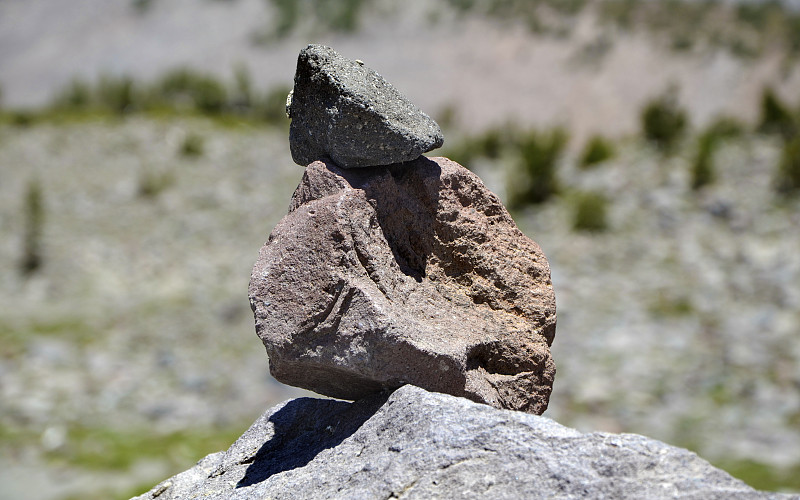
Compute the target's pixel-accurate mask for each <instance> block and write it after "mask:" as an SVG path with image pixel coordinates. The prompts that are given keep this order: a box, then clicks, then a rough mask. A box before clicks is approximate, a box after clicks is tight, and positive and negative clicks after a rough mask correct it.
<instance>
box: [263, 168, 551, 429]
mask: <svg viewBox="0 0 800 500" xmlns="http://www.w3.org/2000/svg"><path fill="white" fill-rule="evenodd" d="M250 302H251V305H252V308H253V311H254V313H255V318H256V332H257V333H258V335H259V337H260V338H261V340H262V341H263V343H264V345H265V347H266V349H267V354H268V355H269V360H270V371H271V373H272V375H273V376H274V377H275V378H276V379H278V380H279V381H281V382H284V383H286V384H290V385H294V386H298V387H303V388H306V389H310V390H312V391H315V392H317V393H320V394H324V395H327V396H332V397H336V398H341V399H353V400H355V399H360V398H363V397H365V396H368V395H369V394H373V393H375V392H380V391H381V390H383V389H394V388H397V387H400V386H401V385H403V384H406V383H410V384H413V385H417V386H419V387H423V388H425V389H428V390H432V391H437V392H444V393H448V394H453V395H456V396H463V397H467V398H470V399H472V400H474V401H478V402H482V403H486V404H489V405H492V406H495V407H497V408H507V409H514V410H523V411H527V412H530V413H536V414H541V413H542V412H543V411H544V410H545V409H546V408H547V403H548V400H549V397H550V392H551V390H552V385H553V377H554V375H555V364H554V363H553V360H552V358H551V356H550V349H549V345H550V344H551V343H552V341H553V336H554V335H555V327H556V308H555V296H554V293H553V287H552V283H551V281H550V267H549V265H548V263H547V260H546V259H545V256H544V254H543V253H542V251H541V249H540V248H539V246H538V245H537V244H536V243H535V242H533V241H532V240H530V239H529V238H528V237H526V236H525V235H524V234H522V232H521V231H520V230H519V229H518V228H517V226H516V225H515V224H514V221H513V220H512V219H511V217H510V215H509V214H508V212H507V211H506V209H505V208H504V207H503V205H502V203H501V202H500V200H499V199H498V198H497V197H496V196H495V195H494V194H492V193H491V192H490V191H489V190H488V189H487V188H486V187H485V186H484V185H483V183H482V182H481V181H480V179H479V178H478V177H477V176H476V175H474V174H473V173H471V172H470V171H469V170H467V169H465V168H464V167H462V166H460V165H458V164H457V163H455V162H452V161H450V160H448V159H446V158H431V159H428V158H425V157H419V158H418V159H416V160H414V161H412V162H408V163H403V164H395V165H390V166H386V167H373V168H370V169H356V170H344V169H340V168H338V167H337V166H336V165H334V164H332V163H327V164H326V163H322V162H315V163H313V164H311V165H309V166H308V167H307V168H306V172H305V175H304V177H303V180H302V181H301V182H300V185H299V186H298V188H297V190H296V191H295V193H294V196H293V198H292V201H291V206H290V212H289V214H288V215H287V216H286V217H285V218H284V219H283V220H282V221H281V222H280V223H279V224H278V225H277V226H276V227H275V229H274V230H273V232H272V234H271V235H270V237H269V241H268V242H267V243H266V244H265V245H264V247H263V248H262V249H261V252H260V255H259V258H258V261H257V262H256V264H255V266H254V268H253V274H252V278H251V282H250Z"/></svg>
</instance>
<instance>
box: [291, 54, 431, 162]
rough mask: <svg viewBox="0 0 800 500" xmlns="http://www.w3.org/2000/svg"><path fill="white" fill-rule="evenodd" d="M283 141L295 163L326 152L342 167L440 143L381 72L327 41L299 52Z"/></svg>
mask: <svg viewBox="0 0 800 500" xmlns="http://www.w3.org/2000/svg"><path fill="white" fill-rule="evenodd" d="M287 114H288V115H289V117H290V118H291V119H292V124H291V128H290V130H289V146H290V149H291V151H292V158H293V159H294V161H295V163H297V164H299V165H302V166H304V167H305V166H306V165H308V164H309V163H311V162H312V161H315V160H321V159H324V158H330V159H332V160H333V161H334V162H336V164H337V165H339V166H340V167H343V168H353V167H369V166H374V165H388V164H391V163H398V162H404V161H409V160H413V159H415V158H417V157H418V156H419V155H421V154H422V153H425V152H427V151H431V150H432V149H436V148H438V147H441V146H442V144H443V142H444V137H443V136H442V131H441V129H440V128H439V125H437V124H436V122H435V121H433V119H431V117H429V116H428V115H426V114H425V113H423V112H422V111H420V110H419V109H418V108H417V107H416V106H415V105H414V104H413V103H412V102H411V101H409V100H408V99H407V98H406V97H405V96H403V95H402V94H401V93H400V92H399V91H397V90H396V89H395V88H394V87H393V86H392V85H391V84H390V83H389V82H387V81H386V80H384V79H383V77H382V76H381V75H379V74H378V73H376V72H375V71H373V70H371V69H369V68H368V67H366V66H364V65H363V63H360V62H357V61H351V60H349V59H346V58H344V57H342V56H340V55H339V54H338V53H336V51H334V50H333V49H331V48H330V47H325V46H323V45H309V46H308V47H306V48H305V49H303V50H302V51H301V52H300V56H299V57H298V59H297V72H296V73H295V77H294V90H293V91H292V94H290V102H289V103H287Z"/></svg>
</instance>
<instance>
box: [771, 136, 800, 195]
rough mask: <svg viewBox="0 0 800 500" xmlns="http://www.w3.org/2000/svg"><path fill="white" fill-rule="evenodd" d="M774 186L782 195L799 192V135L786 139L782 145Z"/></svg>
mask: <svg viewBox="0 0 800 500" xmlns="http://www.w3.org/2000/svg"><path fill="white" fill-rule="evenodd" d="M775 187H776V189H777V191H778V192H779V193H781V194H784V195H796V194H797V193H798V192H800V136H797V137H795V138H794V139H793V140H791V141H787V142H786V143H785V144H784V146H783V154H782V155H781V160H780V163H779V164H778V172H777V176H776V180H775Z"/></svg>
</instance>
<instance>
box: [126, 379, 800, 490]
mask: <svg viewBox="0 0 800 500" xmlns="http://www.w3.org/2000/svg"><path fill="white" fill-rule="evenodd" d="M152 498H158V499H159V500H189V499H194V498H203V499H206V500H212V499H234V500H235V499H242V500H244V499H251V498H270V499H274V500H279V499H287V500H295V499H307V498H308V499H310V498H315V499H316V498H348V499H378V498H380V499H385V498H406V499H414V498H420V499H431V498H447V499H452V498H498V499H503V498H508V499H515V500H516V499H519V498H531V499H533V498H575V499H578V498H580V499H585V498H609V499H611V498H613V499H625V498H631V499H642V498H647V499H660V498H693V499H698V500H700V499H703V500H706V499H757V498H758V499H762V498H763V499H769V498H771V499H788V498H794V499H797V498H800V496H791V495H781V494H777V493H767V492H759V491H756V490H754V489H752V488H750V487H749V486H747V485H746V484H744V483H743V482H741V481H739V480H737V479H734V478H733V477H731V476H730V475H728V474H727V473H725V472H723V471H721V470H719V469H716V468H714V467H712V466H711V465H710V464H709V463H708V462H706V461H705V460H703V459H701V458H700V457H698V456H697V455H695V454H694V453H692V452H690V451H688V450H684V449H681V448H675V447H673V446H669V445H667V444H664V443H662V442H659V441H656V440H653V439H650V438H646V437H643V436H639V435H635V434H607V433H599V432H596V433H590V434H583V433H581V432H579V431H576V430H574V429H570V428H568V427H564V426H562V425H560V424H558V423H556V422H553V421H552V420H549V419H547V418H544V417H539V416H535V415H529V414H526V413H521V412H512V411H507V410H497V409H494V408H490V407H488V406H485V405H479V404H476V403H473V402H471V401H468V400H466V399H463V398H456V397H453V396H448V395H444V394H437V393H430V392H426V391H424V390H422V389H419V388H417V387H413V386H404V387H402V388H400V389H398V390H397V391H395V392H394V393H393V394H392V395H391V396H389V397H388V399H387V397H386V396H383V395H376V396H372V397H370V398H368V399H365V400H362V401H358V402H355V403H345V402H342V401H333V400H319V399H309V398H301V399H295V400H291V401H288V402H286V403H283V404H281V405H279V406H277V407H275V408H273V409H271V410H269V411H267V412H266V413H265V414H264V415H262V416H261V417H260V418H259V419H258V420H257V421H256V422H255V423H254V424H253V426H252V427H251V428H250V429H249V430H247V431H246V432H245V433H244V435H242V437H240V438H239V440H238V441H236V442H235V443H234V444H233V445H232V446H231V447H230V449H229V450H228V451H226V452H219V453H215V454H212V455H209V456H207V457H206V458H204V459H203V460H201V461H200V462H199V463H198V464H197V465H196V466H195V467H194V468H192V469H189V470H188V471H186V472H183V473H181V474H178V475H177V476H175V477H173V478H171V479H168V480H166V481H164V482H162V483H160V484H159V485H157V486H155V487H154V488H153V489H152V490H150V492H148V493H145V494H144V495H141V496H139V497H137V499H139V500H144V499H152Z"/></svg>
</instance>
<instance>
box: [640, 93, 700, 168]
mask: <svg viewBox="0 0 800 500" xmlns="http://www.w3.org/2000/svg"><path fill="white" fill-rule="evenodd" d="M641 119H642V130H643V132H644V136H645V138H647V140H649V141H651V142H652V143H653V144H655V145H656V146H657V147H658V148H659V149H660V150H661V151H662V152H665V153H668V152H671V151H672V150H673V149H674V147H675V146H676V145H677V143H678V141H679V140H680V139H681V137H682V136H683V134H684V133H685V131H686V127H687V125H688V119H687V115H686V111H684V110H683V108H681V107H680V106H679V105H678V102H677V99H676V97H675V94H674V92H673V91H669V92H667V93H665V94H663V95H662V96H660V97H657V98H656V99H653V100H652V101H650V102H648V103H647V104H646V105H645V107H644V109H643V110H642V115H641Z"/></svg>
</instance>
